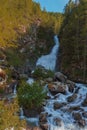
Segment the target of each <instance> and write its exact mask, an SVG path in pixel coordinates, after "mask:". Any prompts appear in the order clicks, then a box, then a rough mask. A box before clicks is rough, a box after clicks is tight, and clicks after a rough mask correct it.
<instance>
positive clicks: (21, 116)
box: [20, 107, 25, 119]
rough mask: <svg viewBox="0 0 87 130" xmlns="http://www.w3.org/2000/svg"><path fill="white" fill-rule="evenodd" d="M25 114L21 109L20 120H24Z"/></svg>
mask: <svg viewBox="0 0 87 130" xmlns="http://www.w3.org/2000/svg"><path fill="white" fill-rule="evenodd" d="M24 118H25V117H24V112H23V108H22V107H21V108H20V119H24Z"/></svg>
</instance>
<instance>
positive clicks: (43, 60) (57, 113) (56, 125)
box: [36, 36, 87, 130]
mask: <svg viewBox="0 0 87 130" xmlns="http://www.w3.org/2000/svg"><path fill="white" fill-rule="evenodd" d="M54 41H55V46H54V47H53V49H52V51H51V53H50V54H48V55H44V56H41V57H40V58H39V59H38V60H37V63H36V66H38V65H40V66H43V67H44V68H45V69H48V70H52V71H54V70H55V66H56V59H57V58H56V55H57V52H58V48H59V41H58V38H57V36H55V37H54ZM76 86H77V87H76V88H75V90H74V92H73V93H71V92H69V91H68V89H67V87H66V94H65V95H64V94H62V93H58V94H56V95H55V96H53V95H51V93H50V92H49V90H48V93H47V95H48V96H49V97H50V99H47V101H46V105H45V106H44V111H43V112H42V113H47V123H48V125H49V128H48V130H87V127H86V126H87V115H86V116H85V117H83V116H82V113H83V111H84V112H85V113H87V106H85V107H83V106H82V102H83V101H84V99H85V98H86V94H87V87H86V86H85V85H83V84H76ZM45 89H47V85H46V87H45ZM77 89H79V90H78V93H77V98H76V99H75V101H73V102H68V101H67V99H68V98H69V96H73V94H74V93H75V91H76V90H77ZM55 97H56V98H55ZM55 102H58V103H60V104H62V103H65V105H64V106H63V107H61V108H60V109H54V103H55ZM75 106H79V109H78V110H73V112H78V113H80V114H81V116H82V119H83V121H84V120H85V123H86V124H85V127H84V128H83V127H80V126H79V125H78V124H77V123H75V119H74V117H73V116H72V114H73V113H72V112H69V109H70V108H72V107H75ZM80 109H81V110H80ZM57 119H58V122H56V121H57ZM83 124H84V123H83Z"/></svg>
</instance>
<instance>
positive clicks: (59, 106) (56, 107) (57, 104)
mask: <svg viewBox="0 0 87 130" xmlns="http://www.w3.org/2000/svg"><path fill="white" fill-rule="evenodd" d="M62 106H63V104H61V103H58V102H55V103H54V109H55V110H56V109H60V108H61V107H62Z"/></svg>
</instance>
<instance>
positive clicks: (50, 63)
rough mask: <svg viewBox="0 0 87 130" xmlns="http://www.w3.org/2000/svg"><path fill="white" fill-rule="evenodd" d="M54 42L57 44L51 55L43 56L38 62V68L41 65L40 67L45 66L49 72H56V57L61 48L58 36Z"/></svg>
mask: <svg viewBox="0 0 87 130" xmlns="http://www.w3.org/2000/svg"><path fill="white" fill-rule="evenodd" d="M54 42H55V46H54V47H53V48H52V51H51V53H50V54H48V55H43V56H41V57H40V58H39V59H38V60H37V63H36V66H38V65H40V66H43V67H44V68H45V69H47V70H52V71H54V70H55V66H56V60H57V57H56V55H57V52H58V48H59V41H58V38H57V36H54Z"/></svg>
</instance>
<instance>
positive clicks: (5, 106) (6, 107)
mask: <svg viewBox="0 0 87 130" xmlns="http://www.w3.org/2000/svg"><path fill="white" fill-rule="evenodd" d="M18 111H19V106H18V102H17V99H15V100H14V101H13V102H12V103H10V102H9V101H8V100H7V99H5V100H3V101H0V130H5V129H6V128H8V129H10V128H12V127H14V129H16V130H21V128H22V127H24V128H25V127H26V123H25V121H21V120H19V117H18V115H17V112H18Z"/></svg>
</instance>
